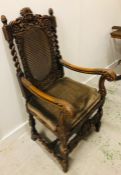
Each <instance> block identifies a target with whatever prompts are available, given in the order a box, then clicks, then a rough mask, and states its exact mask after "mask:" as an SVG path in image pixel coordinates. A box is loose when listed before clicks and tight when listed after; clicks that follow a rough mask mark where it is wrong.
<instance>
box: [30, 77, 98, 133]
mask: <svg viewBox="0 0 121 175" xmlns="http://www.w3.org/2000/svg"><path fill="white" fill-rule="evenodd" d="M46 93H48V94H49V95H52V96H54V97H56V98H60V99H63V100H66V101H67V102H69V103H70V104H71V105H72V106H73V107H74V109H75V111H76V115H75V116H73V117H71V118H69V122H70V123H71V126H72V127H74V126H75V125H76V124H78V122H80V121H81V120H82V119H83V118H84V117H85V116H86V115H87V114H88V113H89V111H90V110H91V109H92V108H94V106H95V105H96V104H97V103H98V102H99V101H100V98H101V96H100V94H99V93H98V91H97V90H96V89H95V88H92V87H89V86H87V85H85V84H81V83H79V82H77V81H74V80H72V79H70V78H67V77H64V78H61V79H59V80H57V81H56V83H55V84H54V85H53V86H52V87H51V88H49V89H48V90H47V91H46ZM32 108H33V111H34V112H33V113H37V114H36V115H39V116H41V120H45V121H43V122H46V121H48V123H49V125H50V127H51V128H53V129H54V130H55V126H56V125H57V122H58V119H59V116H60V109H59V108H58V107H57V106H55V105H53V104H51V103H49V102H46V101H44V100H40V99H38V98H36V97H34V96H33V97H32V99H31V102H29V104H28V109H29V110H30V111H32ZM40 113H41V114H40ZM42 114H43V115H44V116H43V119H42Z"/></svg>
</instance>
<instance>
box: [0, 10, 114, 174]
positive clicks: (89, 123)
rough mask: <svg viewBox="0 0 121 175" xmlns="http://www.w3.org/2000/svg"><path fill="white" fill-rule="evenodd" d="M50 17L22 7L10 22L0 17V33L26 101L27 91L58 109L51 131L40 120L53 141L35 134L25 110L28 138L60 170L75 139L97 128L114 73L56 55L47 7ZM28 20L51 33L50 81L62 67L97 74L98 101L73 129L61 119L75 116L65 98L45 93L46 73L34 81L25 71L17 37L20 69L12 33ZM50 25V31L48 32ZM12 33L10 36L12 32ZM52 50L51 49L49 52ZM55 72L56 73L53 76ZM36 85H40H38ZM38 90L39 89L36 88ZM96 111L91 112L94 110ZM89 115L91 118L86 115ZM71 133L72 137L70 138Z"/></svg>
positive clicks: (65, 165) (53, 24)
mask: <svg viewBox="0 0 121 175" xmlns="http://www.w3.org/2000/svg"><path fill="white" fill-rule="evenodd" d="M49 15H50V16H47V15H46V16H42V15H33V13H32V11H31V10H30V9H29V8H24V9H22V10H21V16H22V17H20V18H17V19H16V20H15V21H13V22H12V23H10V24H7V19H6V17H5V16H2V17H1V20H2V23H3V32H4V35H5V39H6V40H7V41H8V43H9V48H10V50H11V55H12V57H13V61H14V64H15V67H16V72H17V77H18V80H19V83H20V87H21V90H22V92H23V95H24V97H25V99H26V104H27V102H28V101H29V100H30V97H31V94H33V95H35V96H36V97H37V98H39V99H43V100H45V101H46V102H48V103H51V104H53V105H55V107H56V106H58V107H59V108H60V116H59V121H58V125H57V128H56V130H55V131H53V130H52V129H51V128H50V127H49V126H48V123H47V122H45V123H43V124H44V125H45V126H46V127H47V128H49V129H50V130H51V131H52V132H53V133H54V134H55V135H56V137H57V139H55V140H54V141H48V140H47V139H46V137H44V136H43V135H42V134H39V133H38V132H37V130H36V127H35V120H34V117H36V116H33V113H32V112H31V111H30V110H29V109H28V107H27V112H28V113H29V123H30V126H31V137H32V139H33V140H39V141H40V142H42V144H43V145H44V146H45V147H46V149H47V150H48V151H49V152H50V153H52V154H53V155H54V156H55V157H56V158H57V160H58V161H59V162H60V164H61V165H62V168H63V171H64V172H67V171H68V166H69V165H68V156H69V153H70V152H71V151H72V150H73V149H74V148H75V147H76V146H77V144H78V143H79V141H80V140H81V139H83V138H84V137H85V136H87V134H88V133H90V131H91V129H92V128H95V129H96V131H99V129H100V126H101V117H102V114H103V110H102V107H103V104H104V102H105V96H106V88H105V84H104V83H105V80H108V81H113V80H115V78H116V75H115V73H114V72H113V71H112V70H110V69H98V68H82V67H77V66H75V65H72V64H70V63H68V62H66V61H64V60H63V59H62V57H61V55H60V52H59V47H58V41H57V35H56V29H55V28H56V22H55V17H54V16H53V11H52V9H50V10H49ZM28 23H31V26H32V25H35V24H37V25H39V26H40V27H41V26H44V27H45V28H46V29H47V33H48V35H49V36H51V37H52V38H51V39H52V40H53V44H52V50H54V54H55V55H56V63H55V62H54V63H55V64H56V66H55V67H54V68H53V69H54V71H52V76H51V78H52V82H53V83H54V81H55V79H57V78H59V77H63V76H64V72H63V66H65V67H67V68H69V69H71V70H74V71H77V72H80V73H86V74H95V75H101V77H100V80H99V93H100V95H101V99H100V101H99V102H98V103H97V104H96V105H95V106H94V107H93V109H91V110H90V111H89V112H88V114H87V115H86V116H85V118H84V119H83V125H82V121H81V122H79V123H78V124H77V125H76V126H75V127H74V128H73V129H70V127H69V125H68V124H67V123H66V121H65V118H66V117H67V116H68V117H71V116H74V115H75V111H74V108H73V106H72V105H71V104H70V103H68V102H67V101H65V100H62V99H57V98H55V97H53V96H50V95H48V94H47V93H45V92H44V91H43V89H45V88H46V87H47V86H48V84H49V83H50V80H51V78H50V76H49V77H47V79H46V80H45V81H44V82H41V83H38V82H37V81H36V82H35V81H34V80H33V78H32V75H31V74H30V73H29V70H28V67H27V65H26V64H25V60H24V59H25V57H24V55H23V53H22V50H21V47H20V43H21V40H17V46H18V49H19V52H20V57H21V59H22V60H23V67H24V70H25V71H24V73H23V71H22V69H21V66H20V63H19V59H18V54H17V51H16V49H15V43H14V37H15V36H16V33H17V32H18V33H19V32H23V31H24V30H26V29H28ZM50 28H51V32H50V31H49V30H50ZM13 34H14V35H13ZM52 52H53V51H52ZM55 74H57V76H55ZM38 86H39V87H40V88H38ZM40 89H41V90H40ZM95 111H97V112H96V113H95V114H94V112H95ZM90 117H91V118H90ZM72 136H73V137H72Z"/></svg>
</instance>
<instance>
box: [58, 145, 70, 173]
mask: <svg viewBox="0 0 121 175" xmlns="http://www.w3.org/2000/svg"><path fill="white" fill-rule="evenodd" d="M60 151H61V155H62V168H63V171H64V172H67V171H68V167H69V164H68V148H67V145H66V144H65V143H61V145H60Z"/></svg>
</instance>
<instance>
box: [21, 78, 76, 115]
mask: <svg viewBox="0 0 121 175" xmlns="http://www.w3.org/2000/svg"><path fill="white" fill-rule="evenodd" d="M21 82H22V84H23V86H24V87H25V88H26V89H27V90H29V91H30V92H31V93H32V94H33V95H35V96H36V97H38V98H40V99H43V100H45V101H48V102H50V103H53V104H55V105H57V106H58V107H60V108H61V109H63V110H65V111H66V112H67V113H68V114H69V115H71V116H72V115H74V111H75V110H74V107H73V106H72V105H71V104H70V103H68V102H67V101H65V100H62V99H58V98H55V97H53V96H50V95H48V94H47V93H45V92H43V91H41V90H40V89H38V88H37V87H35V86H34V85H32V83H31V82H30V81H28V80H27V79H26V78H25V77H22V78H21Z"/></svg>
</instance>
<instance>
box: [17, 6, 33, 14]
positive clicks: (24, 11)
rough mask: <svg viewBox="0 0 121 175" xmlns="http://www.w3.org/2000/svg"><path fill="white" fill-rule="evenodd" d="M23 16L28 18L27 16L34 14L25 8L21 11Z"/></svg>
mask: <svg viewBox="0 0 121 175" xmlns="http://www.w3.org/2000/svg"><path fill="white" fill-rule="evenodd" d="M20 14H21V16H26V15H30V14H33V13H32V10H31V9H30V8H29V7H25V8H23V9H22V10H21V11H20Z"/></svg>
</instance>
